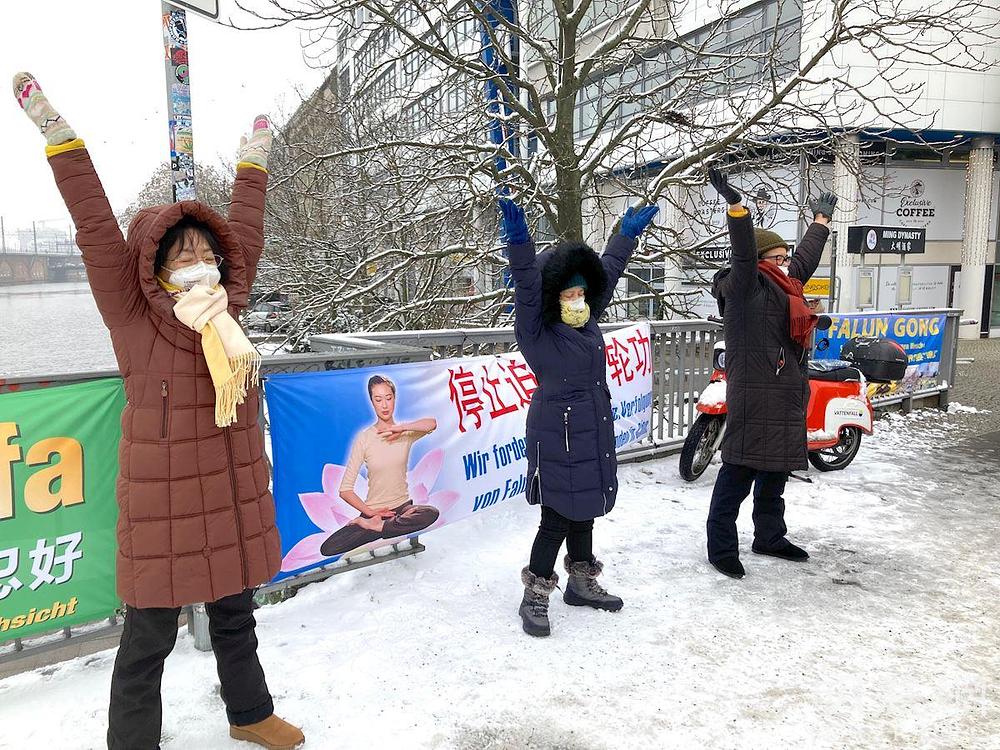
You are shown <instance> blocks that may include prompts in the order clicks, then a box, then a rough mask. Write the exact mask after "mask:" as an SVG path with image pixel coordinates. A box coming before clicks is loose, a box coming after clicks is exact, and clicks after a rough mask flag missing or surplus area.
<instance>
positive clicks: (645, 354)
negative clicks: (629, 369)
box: [626, 330, 653, 375]
mask: <svg viewBox="0 0 1000 750" xmlns="http://www.w3.org/2000/svg"><path fill="white" fill-rule="evenodd" d="M626 341H628V342H629V343H630V344H631V345H632V351H633V352H635V358H636V371H637V374H638V375H645V374H647V373H648V372H649V371H650V370H652V369H653V368H652V365H650V359H651V357H650V354H651V349H650V345H649V336H644V335H643V333H642V331H641V330H640V331H637V332H636V334H635V335H634V336H629V337H628V338H627V339H626Z"/></svg>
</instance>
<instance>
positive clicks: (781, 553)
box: [751, 540, 809, 562]
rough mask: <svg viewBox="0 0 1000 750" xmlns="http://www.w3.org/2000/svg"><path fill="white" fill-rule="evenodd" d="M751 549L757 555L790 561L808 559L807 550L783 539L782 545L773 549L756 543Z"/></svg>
mask: <svg viewBox="0 0 1000 750" xmlns="http://www.w3.org/2000/svg"><path fill="white" fill-rule="evenodd" d="M751 549H752V550H753V551H754V552H755V553H756V554H758V555H768V556H770V557H780V558H781V559H782V560H791V561H792V562H805V561H806V560H808V559H809V553H808V552H806V551H805V550H804V549H802V548H801V547H796V546H795V545H794V544H792V543H791V542H789V541H788V540H785V543H784V544H783V545H781V546H780V547H776V548H775V549H764V548H763V547H758V546H757V545H756V544H754V545H753V546H752V547H751Z"/></svg>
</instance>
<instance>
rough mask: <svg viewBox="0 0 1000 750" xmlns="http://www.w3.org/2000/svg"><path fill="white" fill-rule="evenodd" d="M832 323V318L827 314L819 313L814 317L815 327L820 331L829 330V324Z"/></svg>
mask: <svg viewBox="0 0 1000 750" xmlns="http://www.w3.org/2000/svg"><path fill="white" fill-rule="evenodd" d="M832 325H833V318H831V317H830V316H829V315H820V316H819V317H818V318H817V319H816V327H817V328H818V329H819V330H821V331H828V330H830V326H832Z"/></svg>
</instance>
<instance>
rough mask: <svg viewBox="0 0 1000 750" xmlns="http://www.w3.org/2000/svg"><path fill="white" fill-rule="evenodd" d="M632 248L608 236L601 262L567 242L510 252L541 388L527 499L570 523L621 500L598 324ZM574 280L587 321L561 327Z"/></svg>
mask: <svg viewBox="0 0 1000 750" xmlns="http://www.w3.org/2000/svg"><path fill="white" fill-rule="evenodd" d="M636 244H637V243H636V241H635V240H632V239H629V238H628V237H625V236H623V235H621V234H616V235H615V236H614V237H612V238H611V240H610V242H609V243H608V247H607V249H606V250H605V252H604V255H603V256H601V257H598V255H597V253H595V252H594V251H593V250H591V249H590V248H589V247H587V246H586V245H582V244H565V245H561V246H559V247H557V248H555V249H553V250H547V251H545V252H543V253H540V254H539V255H538V256H536V255H535V246H534V244H533V243H531V242H529V243H527V244H524V245H511V246H510V247H509V248H508V252H509V256H510V269H511V274H512V275H513V277H514V282H515V285H516V286H515V289H514V315H515V319H514V332H515V335H516V337H517V343H518V345H519V346H520V348H521V352H522V353H523V354H524V358H525V359H526V360H527V362H528V365H529V366H530V367H531V369H532V370H533V371H534V373H535V377H536V378H537V379H538V384H539V388H538V390H537V391H535V394H534V396H532V399H531V406H530V407H529V408H528V424H527V435H526V438H527V441H526V442H527V450H528V477H527V479H528V484H527V498H528V502H529V503H532V504H542V505H546V506H548V507H550V508H552V509H553V510H555V511H556V512H557V513H559V514H561V515H563V516H565V517H566V518H569V519H572V520H574V521H586V520H590V519H592V518H596V517H597V516H602V515H604V514H606V513H607V512H608V511H610V510H611V509H612V508H613V507H614V505H615V497H616V496H617V494H618V478H617V462H616V459H615V427H614V420H613V418H612V414H611V392H610V391H609V389H608V384H607V381H606V376H605V372H606V370H605V355H604V339H603V337H602V335H601V329H600V327H599V326H598V325H597V320H598V319H599V318H600V317H601V315H602V314H603V313H604V311H605V310H606V309H607V307H608V305H609V304H610V303H611V297H612V295H613V294H614V289H615V285H616V284H617V283H618V280H619V278H621V275H622V273H623V272H624V270H625V266H626V265H627V264H628V261H629V258H631V256H632V252H633V251H634V250H635V247H636ZM575 273H580V274H582V275H583V277H584V279H586V281H587V292H586V298H587V303H588V304H589V305H590V312H591V316H590V320H589V321H587V323H586V325H584V326H583V327H582V328H573V327H571V326H568V325H566V324H565V323H563V322H562V318H561V315H560V309H559V293H560V291H561V290H562V288H563V286H564V285H565V283H566V282H567V281H568V280H569V278H570V277H571V276H573V274H575Z"/></svg>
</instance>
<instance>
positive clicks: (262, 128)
mask: <svg viewBox="0 0 1000 750" xmlns="http://www.w3.org/2000/svg"><path fill="white" fill-rule="evenodd" d="M14 94H15V96H16V97H17V100H18V103H19V104H20V105H21V107H22V108H23V109H24V111H25V112H26V113H27V114H28V116H29V117H30V118H31V120H32V121H33V122H34V123H35V124H36V125H37V126H38V127H39V129H40V130H41V131H42V134H43V135H44V136H45V138H46V141H47V142H48V148H46V155H47V156H48V160H49V166H50V167H51V168H52V172H53V174H54V176H55V179H56V185H57V187H58V188H59V191H60V192H61V193H62V197H63V199H64V201H65V202H66V207H67V208H68V209H69V211H70V214H71V215H72V217H73V223H74V224H75V225H76V229H77V234H76V242H77V244H78V245H79V246H80V250H81V251H82V253H83V262H84V265H85V266H86V268H87V278H88V280H89V281H90V286H91V289H92V291H93V293H94V299H95V301H96V302H97V307H98V310H99V311H100V313H101V317H102V319H103V320H104V323H105V325H106V326H107V327H108V329H109V331H110V335H111V341H112V343H113V344H114V349H115V353H116V355H117V357H118V363H119V367H120V369H121V372H122V377H123V378H124V380H125V395H126V398H127V403H126V405H125V410H124V412H123V413H122V438H121V443H120V445H119V461H118V463H119V467H118V469H119V476H118V482H117V500H118V506H119V513H118V533H117V542H118V545H117V555H116V563H117V566H116V567H117V570H116V573H117V586H118V594H119V596H121V598H122V601H124V602H125V604H126V605H127V608H126V613H125V625H124V630H123V632H122V639H121V645H120V647H119V649H118V656H117V658H116V659H115V668H114V673H113V674H112V677H111V705H110V708H109V711H108V736H107V742H108V747H109V748H112V749H115V748H128V750H147V749H148V750H153V749H154V748H158V747H159V745H160V724H161V715H162V705H161V697H160V679H161V677H162V675H163V664H164V661H165V659H166V657H167V655H168V654H169V653H170V651H171V650H172V649H173V646H174V642H175V640H176V639H177V618H178V615H179V614H180V610H181V607H183V606H184V605H188V604H195V603H198V602H205V603H206V610H207V612H208V617H209V635H210V636H211V640H212V648H213V650H214V651H215V657H216V662H217V665H218V672H219V679H220V681H221V683H222V692H221V695H222V700H223V702H224V703H225V706H226V713H227V716H228V719H229V723H230V735H231V736H232V737H234V738H236V739H241V740H246V741H248V742H253V743H255V744H258V745H263V746H264V747H268V748H293V747H297V746H298V745H300V744H301V743H302V742H303V741H304V737H303V735H302V732H301V731H299V730H298V729H297V728H296V727H293V726H292V725H291V724H289V723H287V722H285V721H283V720H282V719H280V718H278V717H277V716H276V715H275V714H274V705H273V703H272V700H271V694H270V692H269V691H268V688H267V684H266V683H265V680H264V671H263V669H262V668H261V664H260V661H259V660H258V658H257V636H256V632H255V622H254V617H253V607H254V604H253V589H254V588H255V587H256V586H257V585H259V584H262V583H265V582H267V581H269V580H271V578H273V577H274V575H275V574H276V573H277V572H278V569H279V567H280V564H281V541H280V539H279V537H278V529H277V526H276V525H275V514H274V499H273V498H272V497H271V492H270V489H269V487H268V480H269V476H268V467H267V461H266V459H265V457H264V440H263V435H262V434H261V430H260V427H259V426H258V424H257V412H258V405H259V401H258V399H259V396H258V390H257V384H256V378H257V368H258V366H259V363H260V357H259V355H258V354H257V352H256V350H255V349H254V348H253V345H252V344H251V343H250V342H249V341H248V340H247V338H246V336H245V335H244V334H243V331H242V330H241V328H240V326H239V323H238V322H237V321H238V314H239V311H240V310H241V309H243V308H245V307H246V304H247V295H248V294H249V292H250V288H251V287H252V286H253V279H254V275H255V274H256V271H257V261H258V259H259V258H260V254H261V252H262V251H263V249H264V191H265V188H266V186H267V169H266V166H267V153H268V150H269V148H270V144H271V131H270V127H269V125H268V123H267V119H266V118H264V117H260V118H258V120H257V122H256V123H255V130H254V134H253V137H252V138H251V139H250V140H249V141H244V144H243V145H242V147H241V149H240V157H239V162H238V165H237V170H236V180H235V183H234V185H233V200H232V205H231V206H230V212H229V218H228V219H226V218H223V217H222V216H220V215H219V214H217V213H216V212H215V211H213V210H212V209H210V208H209V207H208V206H205V205H203V204H201V203H197V202H195V201H181V202H179V203H172V204H169V205H164V206H155V207H150V208H146V209H143V210H142V211H140V212H139V213H138V214H137V215H136V217H135V219H134V220H133V221H132V224H131V226H130V227H129V232H128V239H127V240H126V239H125V237H123V236H122V233H121V230H120V229H119V228H118V222H117V221H116V220H115V217H114V214H113V213H112V212H111V206H110V205H108V200H107V198H106V197H105V195H104V188H103V187H102V185H101V181H100V179H99V178H98V176H97V172H96V171H95V170H94V165H93V163H92V162H91V160H90V155H89V154H88V153H87V149H86V147H85V145H84V143H83V141H82V140H80V139H78V138H77V137H76V134H75V133H74V132H73V130H72V129H71V128H70V127H69V125H68V124H67V123H66V121H65V120H64V119H63V118H62V117H60V115H59V113H58V112H56V111H55V109H53V107H52V105H51V104H50V103H49V101H48V99H46V97H45V96H44V94H42V91H41V88H40V87H39V85H38V82H37V81H36V80H35V79H34V78H32V77H31V76H30V75H29V74H27V73H20V74H18V75H17V76H15V78H14ZM85 744H86V745H87V746H88V747H93V746H94V745H95V744H96V743H94V742H93V741H88V742H86V743H85Z"/></svg>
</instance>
